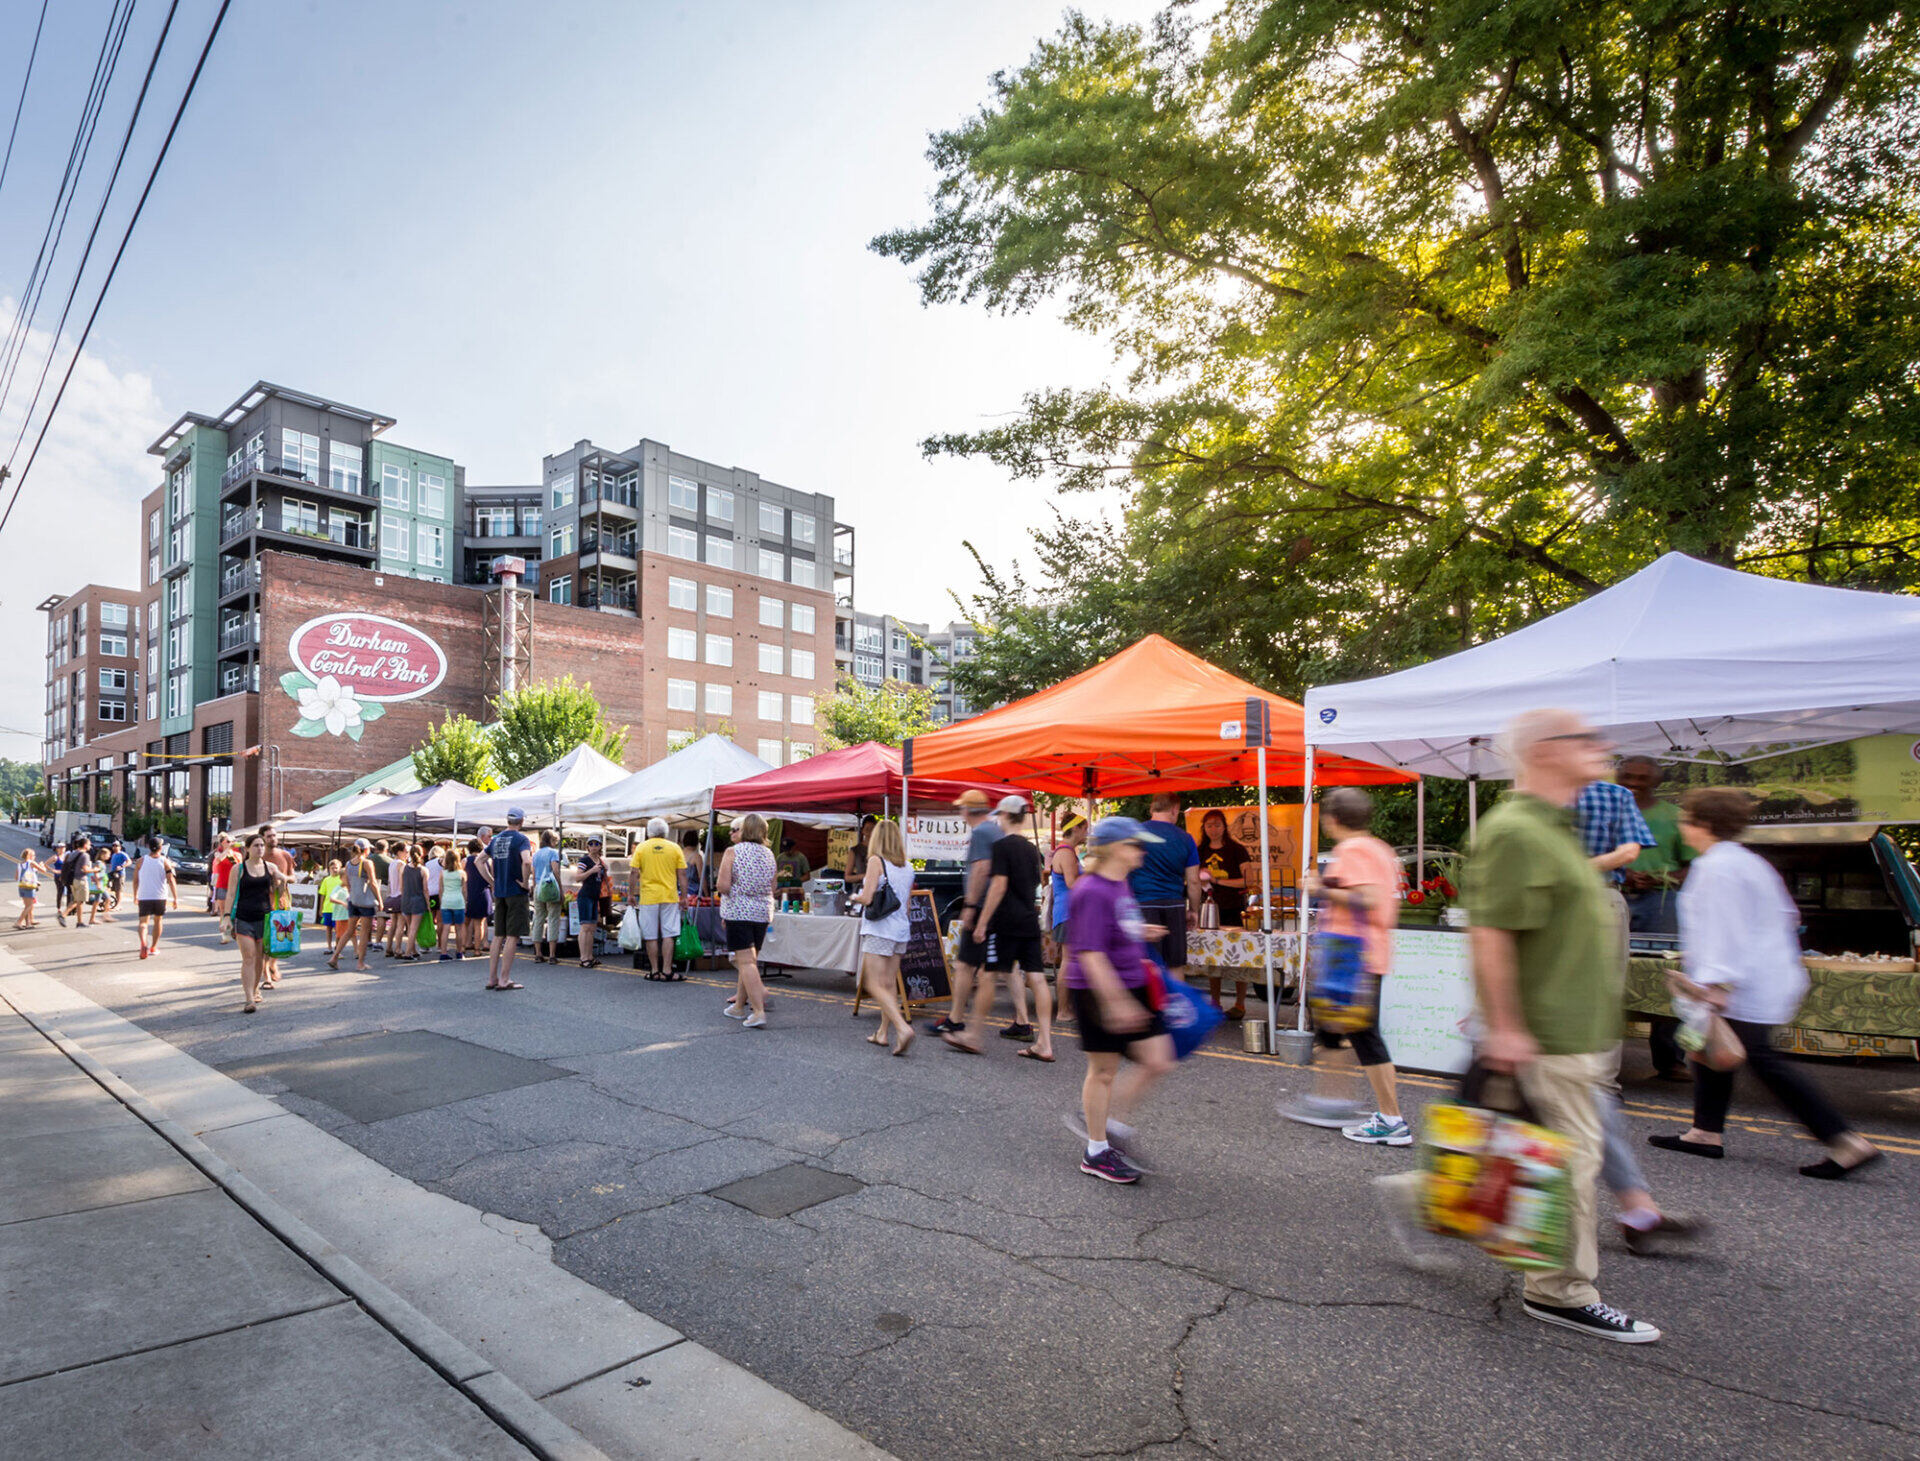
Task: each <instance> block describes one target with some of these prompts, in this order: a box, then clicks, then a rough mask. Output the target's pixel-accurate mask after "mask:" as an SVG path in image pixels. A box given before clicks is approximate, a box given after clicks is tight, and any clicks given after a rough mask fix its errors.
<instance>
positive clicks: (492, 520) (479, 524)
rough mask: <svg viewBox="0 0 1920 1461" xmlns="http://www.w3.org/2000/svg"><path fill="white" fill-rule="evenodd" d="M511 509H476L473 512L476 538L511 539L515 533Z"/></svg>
mask: <svg viewBox="0 0 1920 1461" xmlns="http://www.w3.org/2000/svg"><path fill="white" fill-rule="evenodd" d="M513 521H514V514H513V509H512V508H511V507H476V508H475V509H474V510H473V535H474V536H475V537H476V538H511V537H512V536H513V533H514V527H513Z"/></svg>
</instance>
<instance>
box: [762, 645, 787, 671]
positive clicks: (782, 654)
mask: <svg viewBox="0 0 1920 1461" xmlns="http://www.w3.org/2000/svg"><path fill="white" fill-rule="evenodd" d="M785 659H786V651H785V650H783V649H781V648H780V646H779V645H777V644H763V645H761V646H760V669H761V671H762V672H763V673H765V674H769V675H777V674H779V673H780V667H781V665H782V663H783V662H784V661H785Z"/></svg>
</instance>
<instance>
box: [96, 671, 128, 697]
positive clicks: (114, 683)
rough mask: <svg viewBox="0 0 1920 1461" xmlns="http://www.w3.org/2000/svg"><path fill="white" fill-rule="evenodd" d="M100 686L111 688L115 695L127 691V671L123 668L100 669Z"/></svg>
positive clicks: (105, 688) (104, 688) (103, 688)
mask: <svg viewBox="0 0 1920 1461" xmlns="http://www.w3.org/2000/svg"><path fill="white" fill-rule="evenodd" d="M100 688H101V689H102V690H111V691H112V692H114V693H115V694H117V695H124V694H126V693H127V672H126V671H125V670H102V671H100Z"/></svg>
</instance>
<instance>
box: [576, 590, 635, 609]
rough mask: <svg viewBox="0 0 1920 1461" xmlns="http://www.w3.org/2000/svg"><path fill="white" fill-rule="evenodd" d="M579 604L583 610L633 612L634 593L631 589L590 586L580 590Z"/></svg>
mask: <svg viewBox="0 0 1920 1461" xmlns="http://www.w3.org/2000/svg"><path fill="white" fill-rule="evenodd" d="M579 603H580V607H581V608H583V609H625V610H628V611H629V612H631V611H632V609H633V607H634V593H633V589H632V588H631V587H624V588H618V587H611V586H609V587H606V588H600V589H596V588H593V587H591V586H589V587H587V588H583V589H581V590H580V599H579Z"/></svg>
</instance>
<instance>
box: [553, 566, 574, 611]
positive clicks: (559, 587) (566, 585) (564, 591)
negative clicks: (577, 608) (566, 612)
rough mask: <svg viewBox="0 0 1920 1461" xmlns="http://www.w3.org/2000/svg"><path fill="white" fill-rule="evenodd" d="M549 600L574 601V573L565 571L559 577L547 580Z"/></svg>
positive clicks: (564, 602) (557, 602)
mask: <svg viewBox="0 0 1920 1461" xmlns="http://www.w3.org/2000/svg"><path fill="white" fill-rule="evenodd" d="M547 602H548V603H550V604H570V603H572V602H573V575H572V574H571V573H563V574H561V575H560V576H559V577H558V578H550V579H548V580H547Z"/></svg>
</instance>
